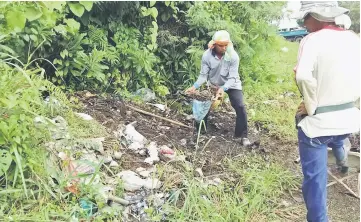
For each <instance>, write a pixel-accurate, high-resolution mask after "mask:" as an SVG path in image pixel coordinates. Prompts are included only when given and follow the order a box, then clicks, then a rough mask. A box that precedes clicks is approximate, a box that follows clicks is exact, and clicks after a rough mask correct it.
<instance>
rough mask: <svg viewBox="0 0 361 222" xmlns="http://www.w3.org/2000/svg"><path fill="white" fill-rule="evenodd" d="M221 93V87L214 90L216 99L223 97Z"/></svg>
mask: <svg viewBox="0 0 361 222" xmlns="http://www.w3.org/2000/svg"><path fill="white" fill-rule="evenodd" d="M223 95H224V90H223V88H222V87H219V88H218V90H217V92H216V99H219V98H223Z"/></svg>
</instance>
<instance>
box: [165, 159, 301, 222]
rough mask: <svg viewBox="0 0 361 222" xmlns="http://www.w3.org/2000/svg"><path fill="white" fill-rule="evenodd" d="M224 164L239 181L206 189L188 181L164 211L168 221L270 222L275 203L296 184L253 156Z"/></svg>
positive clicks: (196, 182) (287, 174)
mask: <svg viewBox="0 0 361 222" xmlns="http://www.w3.org/2000/svg"><path fill="white" fill-rule="evenodd" d="M224 164H225V165H227V166H228V167H229V169H230V171H231V172H232V173H234V175H235V176H236V177H239V180H237V181H239V182H238V183H232V182H224V183H223V184H221V185H220V186H206V185H205V183H204V182H202V181H199V180H197V179H194V178H189V180H188V181H187V183H186V185H185V187H184V188H182V189H180V190H177V191H175V192H174V197H173V198H172V199H173V200H172V201H171V202H170V203H169V205H168V206H167V208H166V209H167V210H168V211H169V212H170V214H171V218H173V219H172V221H224V222H226V221H273V220H276V219H277V216H276V214H275V212H276V210H277V207H278V205H279V203H278V202H277V200H279V198H280V197H281V195H282V194H283V192H284V191H286V190H289V189H291V188H295V187H296V185H297V183H298V180H297V179H296V178H295V176H293V175H292V174H291V173H290V172H289V171H285V170H284V169H282V168H281V167H279V166H278V165H275V164H267V163H265V162H264V160H263V159H262V158H259V157H257V156H249V157H247V158H244V159H242V160H240V159H233V160H228V159H227V160H225V161H224Z"/></svg>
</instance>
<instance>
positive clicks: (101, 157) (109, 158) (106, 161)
mask: <svg viewBox="0 0 361 222" xmlns="http://www.w3.org/2000/svg"><path fill="white" fill-rule="evenodd" d="M98 159H99V160H102V161H103V163H105V164H107V163H110V162H112V161H113V158H112V157H111V156H99V157H98Z"/></svg>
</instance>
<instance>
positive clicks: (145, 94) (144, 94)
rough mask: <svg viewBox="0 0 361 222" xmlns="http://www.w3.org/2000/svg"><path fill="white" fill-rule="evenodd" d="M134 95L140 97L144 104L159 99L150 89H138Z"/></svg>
mask: <svg viewBox="0 0 361 222" xmlns="http://www.w3.org/2000/svg"><path fill="white" fill-rule="evenodd" d="M134 95H135V96H138V97H140V98H141V99H142V100H143V101H144V102H150V101H152V100H155V99H156V98H157V97H156V96H155V93H154V92H153V91H152V90H150V89H148V88H142V89H138V90H137V91H136V92H135V93H134Z"/></svg>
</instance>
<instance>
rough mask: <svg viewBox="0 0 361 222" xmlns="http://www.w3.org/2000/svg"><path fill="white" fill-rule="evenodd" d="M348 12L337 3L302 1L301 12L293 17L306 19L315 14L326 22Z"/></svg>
mask: <svg viewBox="0 0 361 222" xmlns="http://www.w3.org/2000/svg"><path fill="white" fill-rule="evenodd" d="M348 12H349V10H348V9H346V8H343V7H340V6H338V3H337V1H301V8H300V10H299V12H298V13H296V14H295V15H294V16H292V17H293V18H295V19H304V18H305V17H306V16H307V15H308V14H310V13H314V14H317V15H318V16H319V17H321V18H323V20H325V21H334V19H335V18H336V17H338V16H340V15H343V14H346V13H348Z"/></svg>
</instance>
